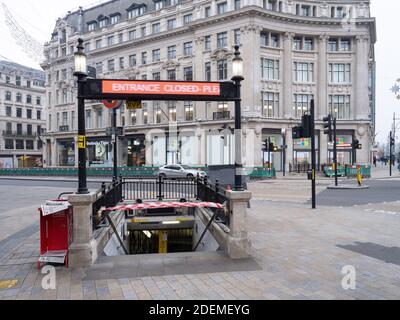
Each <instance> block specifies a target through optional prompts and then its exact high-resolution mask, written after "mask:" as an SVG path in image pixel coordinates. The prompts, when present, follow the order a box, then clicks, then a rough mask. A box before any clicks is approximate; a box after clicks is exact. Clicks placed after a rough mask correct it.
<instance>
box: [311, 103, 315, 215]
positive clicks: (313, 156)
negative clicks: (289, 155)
mask: <svg viewBox="0 0 400 320" xmlns="http://www.w3.org/2000/svg"><path fill="white" fill-rule="evenodd" d="M310 115H311V130H310V133H311V170H312V178H311V197H312V199H311V202H312V208H313V209H315V208H316V207H317V204H316V190H315V187H316V183H315V182H316V181H315V166H316V154H315V106H314V99H313V100H311V106H310Z"/></svg>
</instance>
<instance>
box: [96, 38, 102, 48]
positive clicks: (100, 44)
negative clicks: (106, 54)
mask: <svg viewBox="0 0 400 320" xmlns="http://www.w3.org/2000/svg"><path fill="white" fill-rule="evenodd" d="M101 47H102V41H101V39H99V40H96V49H101Z"/></svg>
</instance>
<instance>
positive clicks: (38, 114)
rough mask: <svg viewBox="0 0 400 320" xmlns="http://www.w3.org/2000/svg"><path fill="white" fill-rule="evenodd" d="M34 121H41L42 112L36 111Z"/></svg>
mask: <svg viewBox="0 0 400 320" xmlns="http://www.w3.org/2000/svg"><path fill="white" fill-rule="evenodd" d="M36 119H37V120H42V111H40V110H36Z"/></svg>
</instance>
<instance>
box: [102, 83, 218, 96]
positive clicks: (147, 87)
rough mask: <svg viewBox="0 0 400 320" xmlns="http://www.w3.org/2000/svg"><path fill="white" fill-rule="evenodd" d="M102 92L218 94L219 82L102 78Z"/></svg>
mask: <svg viewBox="0 0 400 320" xmlns="http://www.w3.org/2000/svg"><path fill="white" fill-rule="evenodd" d="M103 93H104V94H138V95H197V96H219V95H221V86H220V84H219V83H212V82H210V83H205V82H187V83H185V82H149V81H119V80H103Z"/></svg>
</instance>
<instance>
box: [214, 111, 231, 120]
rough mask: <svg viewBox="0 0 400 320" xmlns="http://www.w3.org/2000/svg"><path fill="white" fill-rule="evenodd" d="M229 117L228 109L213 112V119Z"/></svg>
mask: <svg viewBox="0 0 400 320" xmlns="http://www.w3.org/2000/svg"><path fill="white" fill-rule="evenodd" d="M230 118H231V113H230V111H219V112H214V113H213V119H214V120H224V119H230Z"/></svg>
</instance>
